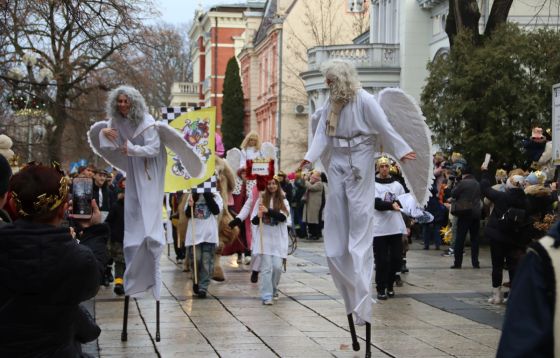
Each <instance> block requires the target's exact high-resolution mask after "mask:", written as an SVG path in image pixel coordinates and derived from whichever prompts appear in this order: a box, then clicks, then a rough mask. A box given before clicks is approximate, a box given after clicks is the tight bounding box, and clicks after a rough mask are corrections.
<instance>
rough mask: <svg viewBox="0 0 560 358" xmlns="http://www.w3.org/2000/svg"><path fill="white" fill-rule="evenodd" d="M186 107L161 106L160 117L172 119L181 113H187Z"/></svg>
mask: <svg viewBox="0 0 560 358" xmlns="http://www.w3.org/2000/svg"><path fill="white" fill-rule="evenodd" d="M187 112H188V108H187V107H162V108H161V119H163V120H166V121H172V120H174V119H175V118H177V117H179V116H180V115H181V114H183V113H187Z"/></svg>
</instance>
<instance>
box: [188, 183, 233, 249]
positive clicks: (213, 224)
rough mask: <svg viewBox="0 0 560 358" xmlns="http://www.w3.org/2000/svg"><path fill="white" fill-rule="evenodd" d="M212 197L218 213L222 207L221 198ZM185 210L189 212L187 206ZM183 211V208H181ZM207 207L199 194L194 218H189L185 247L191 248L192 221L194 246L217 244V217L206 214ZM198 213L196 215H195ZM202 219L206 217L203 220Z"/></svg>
mask: <svg viewBox="0 0 560 358" xmlns="http://www.w3.org/2000/svg"><path fill="white" fill-rule="evenodd" d="M212 195H214V200H215V201H216V204H218V207H219V208H220V211H222V208H223V206H224V204H223V201H222V196H221V195H218V194H212ZM186 208H187V210H190V208H189V206H188V204H187V206H186ZM183 210H185V208H183ZM206 210H208V207H207V206H206V200H204V196H203V195H202V194H199V196H198V200H197V202H196V204H195V209H194V212H195V213H194V216H195V218H194V219H193V218H189V221H188V225H187V236H186V239H185V245H186V246H193V226H192V224H193V221H194V232H195V233H194V234H195V235H194V245H198V244H200V243H203V242H207V243H210V244H218V215H212V213H209V212H206ZM197 212H198V214H197ZM204 217H206V218H205V219H204Z"/></svg>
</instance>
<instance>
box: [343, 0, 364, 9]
mask: <svg viewBox="0 0 560 358" xmlns="http://www.w3.org/2000/svg"><path fill="white" fill-rule="evenodd" d="M366 1H367V0H348V11H350V12H362V11H364V10H365V5H364V2H366Z"/></svg>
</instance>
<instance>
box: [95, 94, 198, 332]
mask: <svg viewBox="0 0 560 358" xmlns="http://www.w3.org/2000/svg"><path fill="white" fill-rule="evenodd" d="M106 111H107V115H108V116H109V119H108V120H107V121H100V122H97V123H95V124H94V125H93V126H92V127H91V128H90V131H89V132H88V140H89V142H90V145H91V147H92V149H93V150H94V152H95V153H96V154H98V155H100V156H101V157H102V158H103V159H105V160H106V161H107V162H109V163H110V164H112V165H113V166H114V167H116V168H118V169H120V170H122V171H124V172H126V174H127V191H126V196H125V220H124V242H123V251H124V257H125V263H126V271H125V273H124V289H125V294H126V296H125V313H124V322H123V332H122V335H121V340H123V341H126V340H127V333H126V325H127V317H128V302H129V298H130V296H133V297H134V296H136V295H139V294H142V293H143V292H145V291H148V290H151V292H152V294H153V296H154V298H155V299H156V317H157V319H156V324H157V329H156V340H157V341H159V339H160V337H159V297H160V290H161V275H160V271H159V259H160V256H161V253H162V251H163V246H164V244H165V235H164V232H163V221H162V215H161V208H162V200H163V187H164V181H165V168H166V162H167V152H166V150H165V146H169V147H170V148H171V149H173V151H174V152H175V153H176V154H177V155H178V156H179V157H180V159H181V163H182V164H183V166H184V167H185V168H186V170H187V171H188V172H189V173H190V174H191V176H198V175H200V174H201V173H202V172H203V168H204V166H203V164H202V161H201V160H200V158H199V157H198V156H197V155H196V154H195V153H194V151H193V150H192V149H191V148H190V147H189V146H188V144H187V143H186V142H185V141H184V139H183V138H182V137H181V135H180V134H179V133H178V132H177V131H176V130H175V129H173V128H171V127H170V126H169V125H167V124H166V123H164V122H156V121H155V120H154V118H152V116H151V115H150V114H148V111H147V107H146V103H145V101H144V98H143V97H142V95H141V94H140V92H138V90H136V89H135V88H133V87H130V86H120V87H118V88H116V89H114V90H113V91H111V92H110V93H109V96H108V98H107V103H106Z"/></svg>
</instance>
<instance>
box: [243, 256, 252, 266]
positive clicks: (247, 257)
mask: <svg viewBox="0 0 560 358" xmlns="http://www.w3.org/2000/svg"><path fill="white" fill-rule="evenodd" d="M243 263H244V264H245V265H250V264H251V256H245V258H244V259H243Z"/></svg>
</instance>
